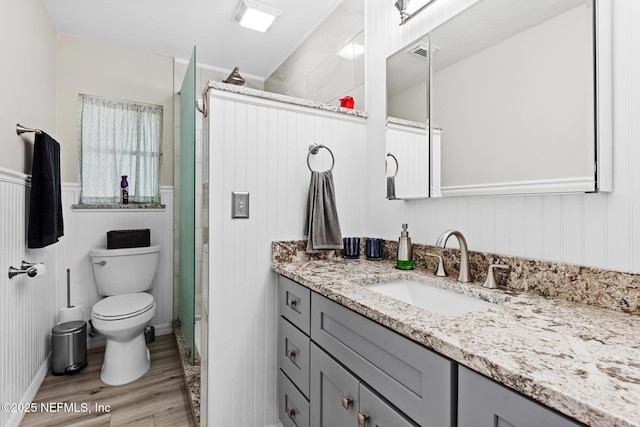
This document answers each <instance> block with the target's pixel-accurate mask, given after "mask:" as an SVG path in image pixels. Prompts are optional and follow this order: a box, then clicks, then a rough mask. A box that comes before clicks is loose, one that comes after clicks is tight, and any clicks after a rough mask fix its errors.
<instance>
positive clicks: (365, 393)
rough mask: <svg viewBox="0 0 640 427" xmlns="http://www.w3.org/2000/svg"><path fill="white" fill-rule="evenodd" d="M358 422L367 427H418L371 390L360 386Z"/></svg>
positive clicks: (362, 385)
mask: <svg viewBox="0 0 640 427" xmlns="http://www.w3.org/2000/svg"><path fill="white" fill-rule="evenodd" d="M358 417H359V420H358V422H359V423H360V424H362V423H363V421H364V425H365V426H366V427H417V426H418V425H417V424H415V423H413V422H412V421H410V420H409V419H407V418H405V416H404V415H402V414H401V413H400V412H398V411H397V410H396V409H395V408H394V407H393V406H391V405H389V404H388V403H387V402H386V401H384V400H382V399H381V398H380V397H378V396H377V395H376V394H375V393H373V392H372V391H371V390H369V388H368V387H367V386H366V385H364V384H360V408H359V411H358Z"/></svg>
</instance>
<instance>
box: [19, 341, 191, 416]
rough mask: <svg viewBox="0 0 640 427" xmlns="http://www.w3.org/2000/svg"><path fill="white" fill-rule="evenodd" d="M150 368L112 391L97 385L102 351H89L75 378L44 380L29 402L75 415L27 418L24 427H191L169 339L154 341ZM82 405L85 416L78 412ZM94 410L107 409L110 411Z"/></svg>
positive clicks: (173, 344)
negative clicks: (71, 408) (60, 406)
mask: <svg viewBox="0 0 640 427" xmlns="http://www.w3.org/2000/svg"><path fill="white" fill-rule="evenodd" d="M149 351H150V352H151V368H150V369H149V372H147V373H146V374H145V375H144V376H143V377H142V378H140V379H139V380H137V381H134V382H132V383H130V384H125V385H122V386H117V387H111V386H107V385H105V384H104V383H103V382H102V381H100V369H101V368H102V360H103V357H104V347H102V348H96V349H91V350H89V351H88V354H87V362H88V366H87V367H86V368H84V369H83V370H82V371H81V372H80V373H78V374H76V375H69V376H66V375H63V376H54V375H51V372H49V374H48V375H47V377H46V378H45V380H44V382H43V383H42V386H41V387H40V390H38V394H37V395H36V397H35V399H34V403H36V404H37V405H38V408H39V407H40V403H45V404H48V405H50V404H51V403H58V402H62V403H65V402H66V403H71V404H74V403H75V404H76V407H77V408H78V411H77V412H73V411H66V412H65V411H64V410H62V411H60V412H57V413H46V412H41V411H38V412H33V413H28V414H27V415H26V416H25V417H24V419H23V421H22V423H21V424H20V425H21V426H23V427H44V426H56V427H58V426H78V427H93V426H172V427H183V426H184V427H188V426H193V425H194V423H193V418H192V415H191V407H190V406H189V398H188V397H187V390H186V388H185V385H184V380H183V376H182V368H181V366H180V359H179V358H180V355H179V353H178V347H177V345H176V342H175V338H174V336H173V335H164V336H161V337H157V338H156V341H155V342H154V343H152V344H151V345H149ZM82 404H85V405H86V407H87V408H88V409H89V411H90V412H82V411H81V408H82ZM96 405H102V406H103V407H105V406H106V405H109V406H110V411H109V412H106V411H105V412H100V411H96V410H95V409H96Z"/></svg>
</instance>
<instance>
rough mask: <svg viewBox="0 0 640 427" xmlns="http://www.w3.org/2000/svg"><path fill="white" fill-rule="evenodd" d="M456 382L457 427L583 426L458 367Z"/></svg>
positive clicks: (464, 368)
mask: <svg viewBox="0 0 640 427" xmlns="http://www.w3.org/2000/svg"><path fill="white" fill-rule="evenodd" d="M458 380H459V386H458V427H550V426H553V427H578V426H583V424H580V423H578V422H577V421H574V420H571V419H569V418H566V417H565V416H563V415H560V414H558V413H556V412H554V411H553V410H551V409H549V408H547V407H546V406H544V405H542V404H540V403H537V402H534V401H533V400H531V399H529V398H527V397H525V396H523V395H521V394H519V393H517V392H515V391H513V390H511V389H509V388H507V387H505V386H503V385H500V384H498V383H496V382H495V381H492V380H490V379H488V378H485V377H484V376H482V375H480V374H478V373H476V372H474V371H472V370H470V369H468V368H466V367H464V366H462V365H461V366H460V367H459V368H458Z"/></svg>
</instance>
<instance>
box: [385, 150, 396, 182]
mask: <svg viewBox="0 0 640 427" xmlns="http://www.w3.org/2000/svg"><path fill="white" fill-rule="evenodd" d="M387 157H391V158H392V159H393V160H395V161H396V173H394V174H393V178H395V177H396V176H398V169H400V165H398V159H397V158H396V156H394V155H393V154H391V153H387ZM384 173H385V175H386V173H387V159H384Z"/></svg>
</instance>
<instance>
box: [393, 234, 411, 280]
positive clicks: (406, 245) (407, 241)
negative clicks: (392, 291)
mask: <svg viewBox="0 0 640 427" xmlns="http://www.w3.org/2000/svg"><path fill="white" fill-rule="evenodd" d="M396 268H399V269H401V270H413V249H412V247H411V237H409V232H408V231H407V224H402V232H401V233H400V239H399V240H398V259H397V260H396Z"/></svg>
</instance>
